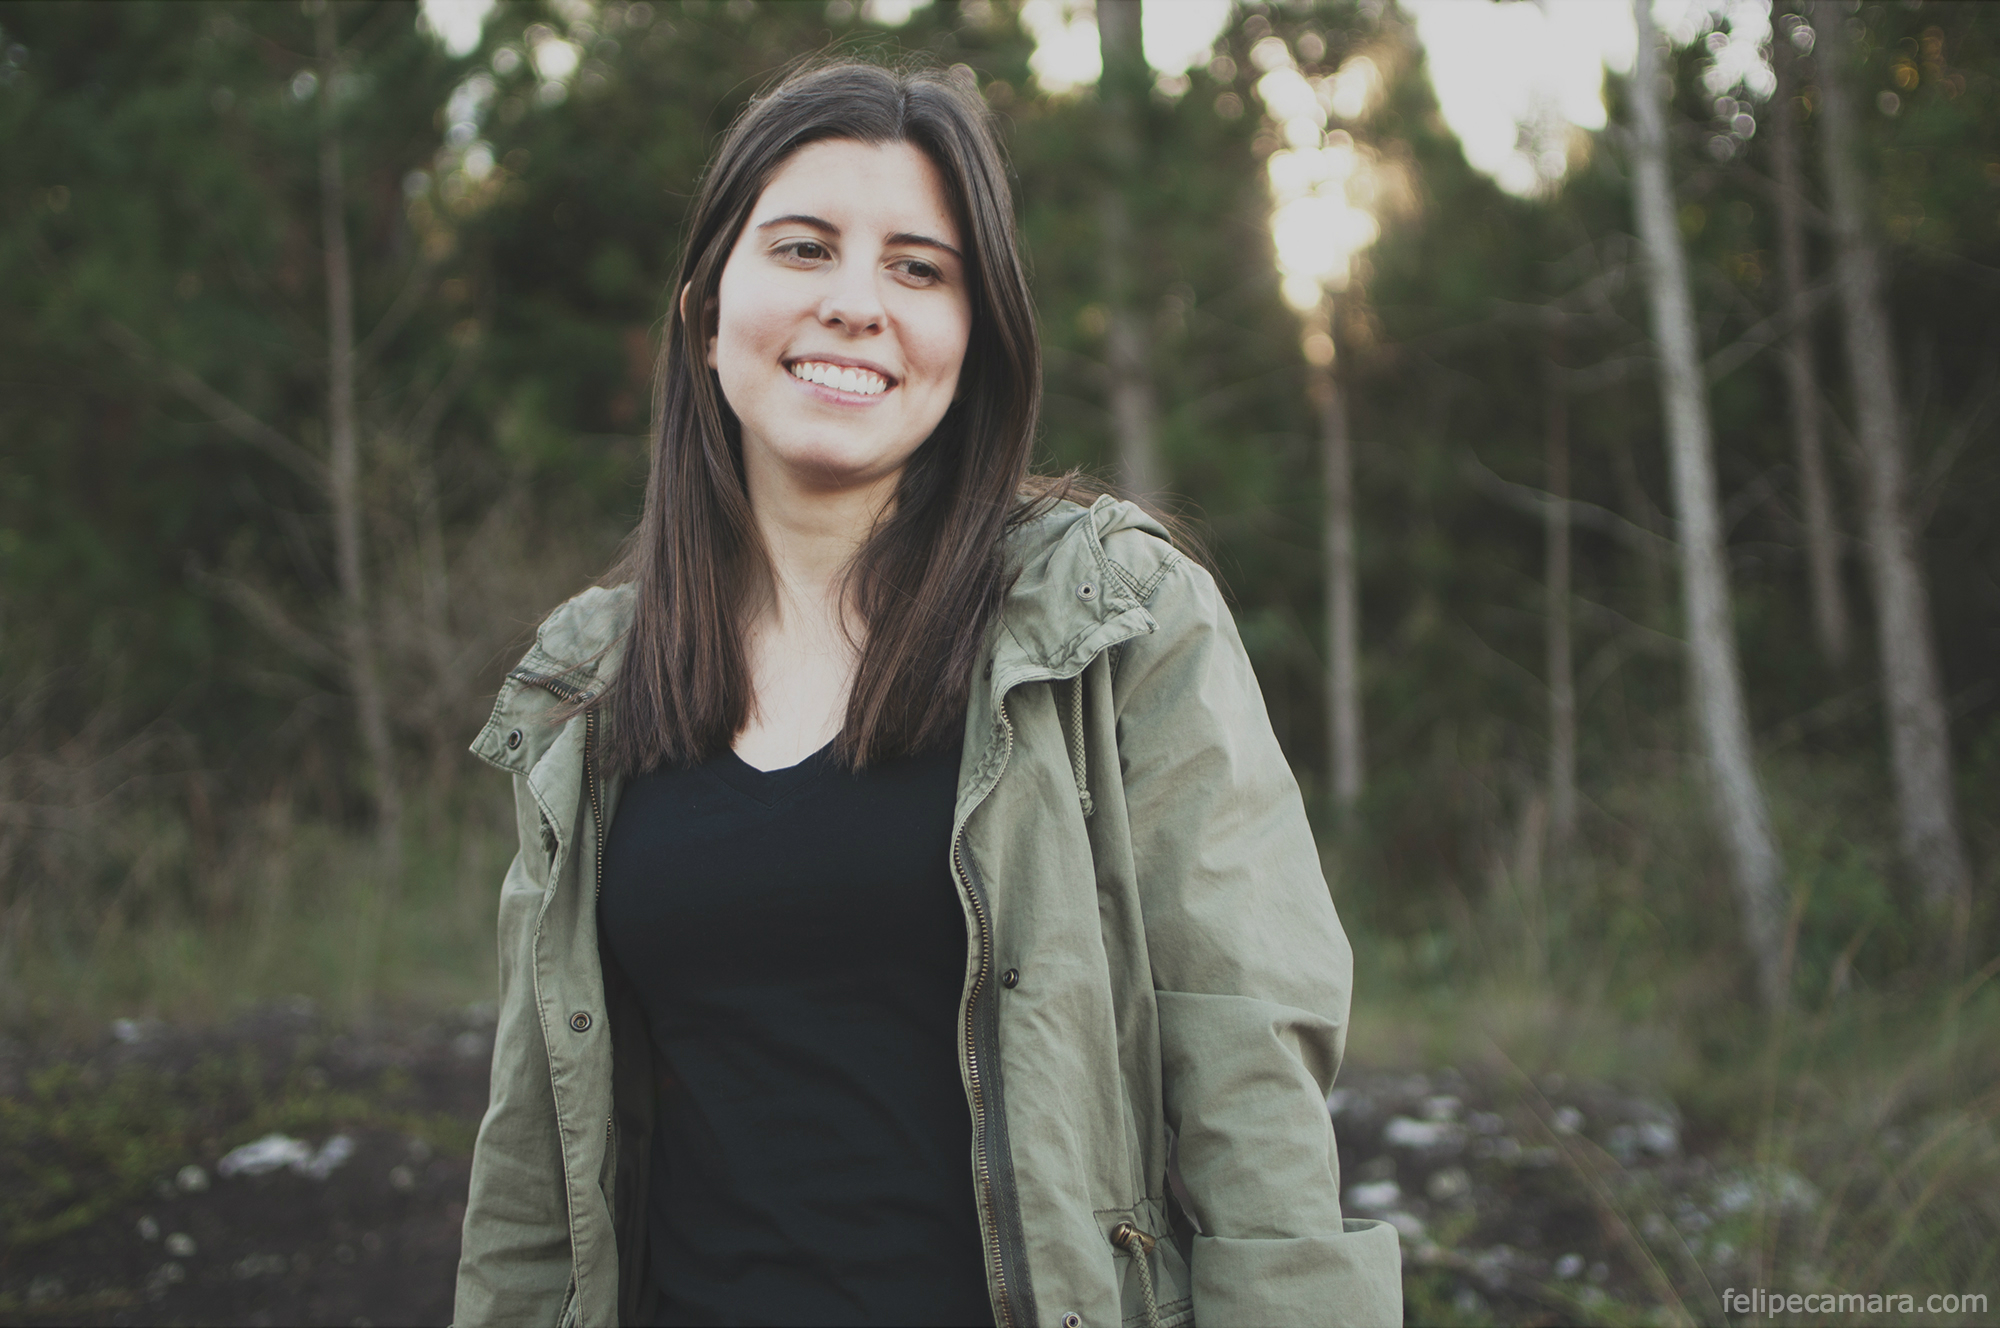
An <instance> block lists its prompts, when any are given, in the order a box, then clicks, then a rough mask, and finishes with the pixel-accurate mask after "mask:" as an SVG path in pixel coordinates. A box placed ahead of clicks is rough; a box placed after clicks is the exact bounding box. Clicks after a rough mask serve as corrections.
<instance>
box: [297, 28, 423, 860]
mask: <svg viewBox="0 0 2000 1328" xmlns="http://www.w3.org/2000/svg"><path fill="white" fill-rule="evenodd" d="M338 24H339V20H338V18H337V17H336V13H335V9H334V6H333V5H330V4H326V3H324V0H322V3H321V4H320V6H319V13H318V15H317V18H316V20H315V23H314V37H315V39H316V42H317V46H318V54H319V65H320V86H321V88H322V89H323V91H322V93H321V95H320V99H319V107H320V109H319V187H320V230H321V236H322V240H323V243H324V246H325V267H326V324H327V336H326V362H327V375H326V377H327V384H326V401H327V405H326V419H327V478H328V484H327V496H328V498H329V499H330V500H331V502H332V505H333V533H334V549H335V565H336V566H337V567H338V568H339V573H340V599H341V613H340V642H341V653H342V655H343V656H344V658H343V661H342V662H343V664H344V665H345V668H346V672H347V677H348V686H349V688H350V689H351V690H352V691H353V693H354V710H355V722H356V724H357V725H358V726H359V728H360V730H361V741H362V746H363V748H364V750H365V751H366V752H367V753H368V765H369V777H370V782H371V784H372V786H373V787H372V788H371V789H370V792H371V793H372V794H373V795H374V801H375V833H376V840H377V844H378V846H379V850H380V853H381V857H382V870H383V875H384V878H385V879H387V880H390V881H393V880H395V879H396V875H397V870H396V866H397V856H398V853H399V851H400V847H401V842H402V835H401V825H402V805H403V804H402V798H401V796H400V794H399V792H398V790H397V783H398V781H397V778H396V750H395V745H394V744H393V743H392V742H391V740H390V737H389V717H388V714H387V712H386V711H385V710H384V708H383V705H382V679H381V674H380V672H379V670H378V666H377V662H376V659H375V632H374V629H373V624H372V623H371V622H370V620H369V608H368V570H367V558H366V550H365V548H364V538H363V534H362V524H363V514H362V503H361V443H360V439H359V437H358V435H357V424H356V419H355V406H354V275H353V272H352V270H351V269H350V267H349V262H348V253H347V180H346V170H345V167H344V166H343V165H342V163H341V159H340V119H339V115H340V112H339V106H338V102H339V98H338V97H337V95H336V90H337V89H338V87H339V86H340V77H341V75H342V73H343V72H344V70H343V68H342V66H343V63H344V62H343V61H342V59H341V51H340V34H339V28H338Z"/></svg>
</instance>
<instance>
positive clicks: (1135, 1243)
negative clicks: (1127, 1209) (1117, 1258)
mask: <svg viewBox="0 0 2000 1328" xmlns="http://www.w3.org/2000/svg"><path fill="white" fill-rule="evenodd" d="M1111 1243H1112V1244H1113V1245H1116V1246H1117V1247H1118V1248H1119V1249H1121V1250H1124V1251H1125V1252H1126V1253H1128V1254H1130V1255H1131V1256H1132V1266H1133V1267H1134V1268H1136V1269H1138V1270H1139V1295H1140V1296H1141V1297H1143V1298H1144V1299H1145V1302H1146V1328H1160V1305H1159V1302H1158V1301H1157V1300H1155V1299H1154V1298H1153V1265H1152V1264H1151V1263H1150V1262H1148V1261H1147V1256H1148V1255H1150V1254H1151V1253H1152V1252H1153V1245H1154V1244H1155V1242H1154V1240H1153V1238H1152V1237H1151V1236H1149V1235H1147V1234H1146V1233H1145V1232H1143V1231H1141V1230H1139V1228H1137V1227H1135V1226H1133V1225H1132V1224H1131V1223H1130V1222H1120V1223H1119V1224H1118V1225H1117V1226H1115V1227H1113V1228H1112V1229H1111Z"/></svg>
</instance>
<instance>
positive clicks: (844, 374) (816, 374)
mask: <svg viewBox="0 0 2000 1328" xmlns="http://www.w3.org/2000/svg"><path fill="white" fill-rule="evenodd" d="M791 368H792V376H793V377H794V378H803V379H804V380H805V381H807V382H808V383H818V384H819V385H820V386H822V387H831V388H833V389H835V390H836V391H841V392H853V393H855V394H856V395H858V396H864V397H872V396H875V395H877V394H878V393H882V392H886V391H888V390H889V380H888V379H886V378H884V377H883V376H882V375H881V374H878V373H875V372H872V371H871V370H868V369H847V368H843V367H841V366H840V365H837V364H821V363H820V362H818V361H817V360H800V361H799V362H798V363H797V364H794V365H793V366H791Z"/></svg>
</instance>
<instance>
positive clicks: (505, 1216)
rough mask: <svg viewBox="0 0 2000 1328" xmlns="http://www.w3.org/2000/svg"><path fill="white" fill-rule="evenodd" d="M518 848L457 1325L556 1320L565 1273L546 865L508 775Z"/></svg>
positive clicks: (503, 890) (506, 910)
mask: <svg viewBox="0 0 2000 1328" xmlns="http://www.w3.org/2000/svg"><path fill="white" fill-rule="evenodd" d="M514 804H515V812H516V817H515V819H516V821H517V822H518V824H519V829H520V838H521V846H520V850H519V852H517V853H516V854H515V855H514V861H513V863H512V864H511V865H509V867H508V868H507V875H506V878H505V880H504V881H503V882H502V884H501V887H500V925H499V939H500V998H499V1023H498V1028H497V1030H496V1032H495V1035H494V1041H493V1086H492V1097H491V1100H490V1102H489V1104H488V1106H487V1108H486V1115H485V1118H484V1119H483V1120H481V1121H480V1124H479V1137H478V1139H477V1141H476V1142H475V1143H474V1145H473V1152H472V1187H471V1191H470V1193H469V1194H468V1195H467V1197H466V1204H465V1228H464V1234H463V1244H462V1246H461V1249H460V1255H459V1262H458V1290H457V1294H456V1296H455V1297H454V1303H453V1307H452V1319H453V1322H454V1323H455V1324H457V1325H459V1328H471V1325H477V1324H524V1325H525V1324H539V1325H547V1326H549V1328H553V1326H554V1325H555V1324H557V1323H558V1322H559V1321H560V1320H561V1319H562V1317H563V1313H564V1310H565V1308H566V1305H565V1302H566V1300H567V1299H568V1295H569V1288H570V1285H571V1283H570V1275H571V1271H572V1269H571V1256H570V1236H569V1208H568V1204H567V1201H566V1200H565V1199H564V1197H563V1196H564V1193H565V1191H564V1185H563V1163H562V1146H561V1142H560V1138H559V1136H558V1134H557V1129H556V1108H555V1096H554V1090H553V1089H552V1088H551V1087H550V1083H549V1068H548V1065H549V1062H548V1048H547V1043H546V1040H545V1039H546V1034H545V1033H544V1032H543V1029H542V1023H541V1015H540V1011H539V1007H538V1002H537V1001H536V998H535V931H536V927H537V924H538V923H539V921H540V916H541V908H542V901H543V899H544V898H545V897H546V895H547V893H548V892H547V885H548V881H547V874H548V867H549V862H548V858H547V856H546V854H545V852H544V850H543V848H542V840H541V825H542V819H541V811H540V809H539V808H538V806H537V805H536V803H535V799H534V795H533V793H531V792H530V791H529V788H528V781H527V780H526V779H525V778H523V777H521V776H519V775H516V776H515V777H514Z"/></svg>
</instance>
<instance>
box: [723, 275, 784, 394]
mask: <svg viewBox="0 0 2000 1328" xmlns="http://www.w3.org/2000/svg"><path fill="white" fill-rule="evenodd" d="M782 295H783V292H782V291H780V290H774V289H772V284H771V283H769V282H758V281H756V280H754V279H749V278H744V277H742V276H740V275H737V274H734V273H732V272H730V271H729V270H728V269H727V268H725V269H724V270H723V274H722V281H721V282H720V284H719V285H718V286H717V288H716V308H715V320H714V331H713V332H712V333H711V334H710V336H709V339H708V365H709V368H711V369H714V370H716V371H717V372H719V373H722V374H723V375H724V376H725V377H726V376H727V375H728V373H729V371H730V370H731V369H739V370H740V369H743V368H745V367H747V366H746V365H745V364H744V363H743V361H745V360H764V359H768V358H769V357H770V356H772V355H774V354H776V353H777V347H778V346H779V345H780V344H781V343H782V341H783V339H784V337H785V335H786V333H787V330H788V329H789V327H790V325H791V323H792V321H793V320H792V318H791V316H790V314H789V311H788V309H787V308H786V307H785V304H784V301H783V300H782V298H781V297H782Z"/></svg>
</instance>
